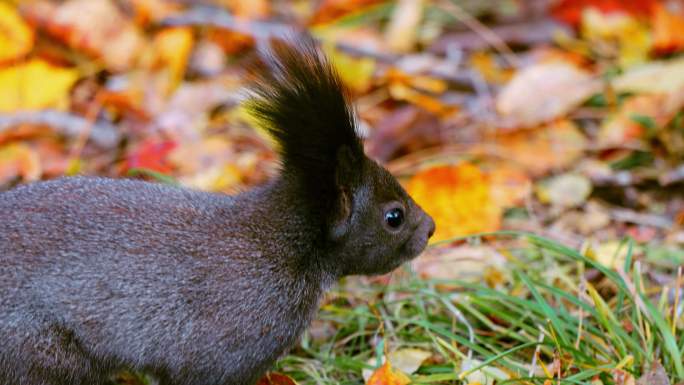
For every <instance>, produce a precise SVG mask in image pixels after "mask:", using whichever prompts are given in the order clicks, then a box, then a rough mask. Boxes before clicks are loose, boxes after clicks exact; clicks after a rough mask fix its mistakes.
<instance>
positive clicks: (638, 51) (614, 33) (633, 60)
mask: <svg viewBox="0 0 684 385" xmlns="http://www.w3.org/2000/svg"><path fill="white" fill-rule="evenodd" d="M581 29H582V36H583V37H584V38H585V39H586V40H589V43H590V44H593V45H595V46H599V47H600V46H610V45H613V46H615V47H616V48H617V57H616V59H617V60H618V62H619V63H620V65H622V66H630V65H633V64H637V63H641V62H644V61H646V59H648V53H649V50H650V49H651V35H650V32H649V30H648V28H647V27H646V26H645V25H644V24H642V23H640V22H639V21H637V19H636V18H634V17H633V16H630V15H629V14H627V13H622V12H612V13H609V14H607V13H604V12H601V11H599V10H598V9H596V8H592V7H588V8H585V9H584V11H583V12H582V26H581Z"/></svg>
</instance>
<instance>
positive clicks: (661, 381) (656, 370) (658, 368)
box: [636, 362, 670, 385]
mask: <svg viewBox="0 0 684 385" xmlns="http://www.w3.org/2000/svg"><path fill="white" fill-rule="evenodd" d="M636 385H670V380H669V379H668V377H667V372H665V368H663V365H661V364H660V362H654V363H653V365H652V366H651V368H650V369H649V370H647V371H646V372H645V373H644V374H642V376H641V377H639V379H638V380H637V382H636Z"/></svg>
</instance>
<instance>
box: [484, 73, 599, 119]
mask: <svg viewBox="0 0 684 385" xmlns="http://www.w3.org/2000/svg"><path fill="white" fill-rule="evenodd" d="M600 89H601V82H600V81H599V80H597V79H596V78H594V76H592V75H591V74H589V73H588V72H586V71H584V70H582V69H579V68H577V67H576V66H574V65H572V64H569V63H565V62H558V61H556V62H549V63H541V64H536V65H533V66H530V67H527V68H525V69H523V70H521V71H520V72H518V73H517V74H516V75H515V76H513V79H512V80H511V82H510V83H508V84H507V85H506V86H505V87H504V88H503V90H502V91H501V93H500V94H499V95H498V97H497V100H496V108H497V110H498V112H499V114H500V115H501V117H502V118H503V119H504V125H506V126H510V125H512V126H517V127H519V126H523V127H531V126H536V125H538V124H540V123H544V122H547V121H550V120H553V119H556V118H559V117H562V116H564V115H565V114H567V113H568V112H569V111H571V110H572V109H574V108H575V107H577V106H578V105H579V104H581V103H582V102H583V101H584V100H586V99H587V98H588V97H589V96H591V95H592V94H594V93H596V92H598V91H599V90H600Z"/></svg>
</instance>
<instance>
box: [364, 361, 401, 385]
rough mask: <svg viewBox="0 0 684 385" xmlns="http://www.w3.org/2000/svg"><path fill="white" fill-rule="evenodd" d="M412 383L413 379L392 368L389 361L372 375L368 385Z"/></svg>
mask: <svg viewBox="0 0 684 385" xmlns="http://www.w3.org/2000/svg"><path fill="white" fill-rule="evenodd" d="M410 383H411V379H410V378H409V377H408V376H407V375H406V374H404V373H402V372H401V371H400V370H397V369H394V368H392V365H391V364H390V363H389V361H387V362H385V364H384V365H382V366H381V367H380V368H378V370H376V371H375V372H374V373H373V375H371V377H370V378H369V379H368V382H366V385H408V384H410Z"/></svg>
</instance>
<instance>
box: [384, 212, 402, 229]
mask: <svg viewBox="0 0 684 385" xmlns="http://www.w3.org/2000/svg"><path fill="white" fill-rule="evenodd" d="M385 223H387V225H388V226H389V227H391V228H393V229H396V228H399V226H401V225H402V223H404V211H403V210H402V209H400V208H394V209H391V210H389V211H387V212H385Z"/></svg>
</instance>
